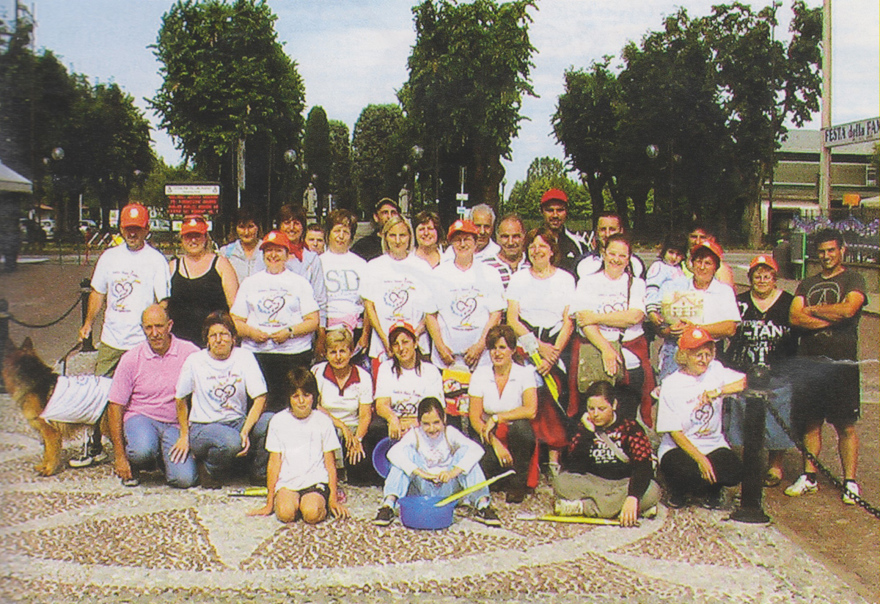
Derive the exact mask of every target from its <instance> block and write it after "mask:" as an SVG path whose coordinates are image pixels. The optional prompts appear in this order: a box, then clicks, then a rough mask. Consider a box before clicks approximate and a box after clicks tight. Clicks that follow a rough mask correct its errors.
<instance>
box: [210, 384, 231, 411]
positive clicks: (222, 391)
mask: <svg viewBox="0 0 880 604" xmlns="http://www.w3.org/2000/svg"><path fill="white" fill-rule="evenodd" d="M233 396H235V384H221V385H219V386H217V387H215V388H214V398H216V399H217V400H218V401H220V406H221V407H227V408H231V407H232V405H230V404H229V399H231V398H232V397H233Z"/></svg>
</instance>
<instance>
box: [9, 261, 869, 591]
mask: <svg viewBox="0 0 880 604" xmlns="http://www.w3.org/2000/svg"><path fill="white" fill-rule="evenodd" d="M89 272H90V268H89V267H81V266H77V265H63V266H59V265H57V264H51V265H31V266H25V267H23V268H22V270H21V271H20V272H19V273H18V274H16V275H0V296H2V297H5V298H7V299H9V300H10V306H11V308H12V311H13V314H14V315H15V316H17V317H19V318H22V319H27V320H29V321H38V320H50V319H53V318H55V317H57V316H58V314H60V312H62V311H63V310H65V309H66V308H67V307H68V306H69V305H70V304H71V303H72V301H73V298H74V297H75V295H76V294H75V292H76V287H77V284H78V282H79V280H80V279H81V278H82V276H83V275H86V276H87V275H88V273H89ZM75 314H76V313H75ZM873 321H874V326H873V329H874V332H873V333H874V334H875V336H874V339H873V345H874V351H875V352H874V353H873V356H872V357H868V358H873V359H876V358H877V355H876V345H877V340H876V318H874V319H873ZM863 323H864V324H865V325H867V324H868V323H869V321H864V322H863ZM77 326H78V318H76V317H72V318H70V319H68V320H66V321H64V322H62V323H61V324H59V325H58V326H56V327H54V328H51V329H43V330H37V331H33V330H25V329H22V328H18V327H15V328H13V330H12V335H13V337H14V338H15V340H16V341H20V340H21V338H22V337H23V335H24V334H25V333H28V334H30V335H32V336H33V337H34V339H35V342H36V344H37V347H38V349H39V350H40V351H41V352H42V353H43V354H44V356H45V357H46V358H47V359H49V360H54V359H56V358H58V356H60V355H61V354H63V353H64V352H66V350H67V349H68V348H69V347H70V345H71V344H72V343H73V341H74V338H75V333H76V329H77ZM87 360H88V359H87V357H80V358H79V359H77V360H76V361H75V362H74V363H73V365H72V366H71V370H76V369H77V367H81V364H83V363H87ZM870 373H873V374H874V376H873V378H868V382H872V383H864V384H863V391H866V394H867V393H868V392H873V393H876V368H875V369H873V370H870ZM871 396H873V398H866V401H865V405H864V407H865V418H864V420H863V421H862V422H861V423H860V430H861V434H862V438H863V448H862V450H863V464H862V469H861V474H862V476H863V484H864V486H865V491H866V495H867V496H868V497H869V499H871V500H872V502H874V503H875V504H876V503H877V502H878V501H880V489H878V483H880V481H878V476H880V471H878V467H877V465H878V457H880V455H878V450H880V449H878V443H877V432H878V430H877V426H878V413H877V408H878V407H877V403H876V400H877V399H876V394H872V395H871ZM0 413H2V414H3V417H4V418H6V421H5V422H4V426H3V429H2V431H0V600H2V601H28V602H52V603H54V602H68V601H69V602H81V601H89V602H115V601H126V602H145V603H146V602H178V601H186V600H192V601H210V602H242V601H256V600H259V601H268V602H275V601H278V602H281V601H291V600H292V601H342V600H350V601H372V602H379V601H383V602H387V601H389V600H393V601H411V600H416V599H418V600H420V601H422V600H427V601H429V602H430V601H436V602H446V601H455V600H458V601H490V600H492V601H497V600H513V601H534V600H536V599H541V600H548V601H560V602H568V601H580V602H583V601H586V602H621V601H628V602H629V601H632V602H673V601H674V602H730V601H738V602H739V601H741V602H865V601H877V599H878V598H877V594H878V593H880V581H878V568H880V562H878V550H880V547H878V545H880V531H878V526H880V523H878V521H877V520H876V519H874V518H872V517H871V516H869V515H868V514H867V513H865V512H864V511H862V510H860V509H855V508H851V507H846V506H843V505H842V504H841V503H840V500H839V495H837V494H836V493H834V492H833V489H832V488H831V486H830V485H827V484H823V485H822V487H823V488H822V489H821V490H820V492H819V493H818V494H816V495H814V496H811V497H808V498H802V499H799V500H792V499H790V498H786V497H783V496H782V495H781V492H780V490H778V489H776V490H774V491H772V492H768V493H767V496H766V507H767V509H768V512H769V513H770V514H771V516H772V517H773V520H774V521H773V523H771V524H770V525H767V526H753V525H744V524H740V523H736V522H730V521H728V520H727V516H728V513H729V512H725V511H714V512H713V511H707V510H703V509H687V510H683V511H671V510H667V509H665V508H663V507H662V506H661V510H660V514H659V516H658V517H657V518H656V519H653V520H645V521H643V522H642V524H641V526H640V527H638V528H635V529H621V528H615V527H589V526H578V525H556V524H546V523H536V522H532V521H524V520H517V519H516V516H517V514H518V513H520V512H523V511H526V512H543V511H547V510H549V502H550V497H549V491H548V489H547V488H546V486H541V487H539V489H538V491H537V493H536V494H535V495H534V496H533V497H529V498H528V499H527V500H526V502H525V503H524V504H523V505H522V506H507V505H506V504H505V503H504V502H503V501H501V500H499V501H496V507H497V508H498V509H499V512H500V514H501V516H502V518H503V521H504V526H503V528H502V529H487V528H485V527H483V526H481V525H479V524H477V523H475V522H473V521H472V520H470V519H469V518H468V515H467V514H466V513H464V512H462V514H460V515H459V516H457V518H456V522H455V524H454V525H453V527H452V528H450V529H448V530H445V531H441V532H437V533H434V532H421V531H410V530H407V529H404V528H402V527H401V526H400V525H399V524H395V525H392V527H389V528H387V529H379V528H376V527H373V526H372V524H371V523H370V522H369V520H370V519H371V518H372V516H373V514H374V513H375V509H376V506H377V504H378V502H379V499H380V494H379V491H378V489H369V488H359V489H353V488H349V489H347V493H348V497H349V504H350V507H351V509H352V515H353V518H352V519H350V520H348V521H345V522H335V521H334V522H328V523H325V524H324V525H322V526H318V527H304V526H302V525H301V524H297V525H294V526H289V527H288V526H282V525H280V524H278V523H277V522H276V521H275V520H274V519H271V518H261V519H253V518H247V517H246V516H245V510H247V509H248V508H249V507H252V506H256V505H258V504H259V503H260V502H259V500H245V499H238V498H230V497H228V496H227V495H226V493H225V492H216V491H205V490H202V489H199V488H196V489H191V490H189V491H186V492H177V491H172V490H170V489H168V488H166V487H164V486H162V485H161V484H159V481H158V477H157V478H155V479H154V480H152V481H147V482H145V484H143V485H142V486H141V487H138V488H134V489H126V488H124V487H122V486H121V485H120V484H119V481H118V480H117V479H116V478H114V476H113V474H112V468H111V466H110V465H109V464H105V465H101V466H98V467H96V468H89V469H85V470H65V471H64V472H62V473H61V474H59V475H57V476H55V477H52V478H38V477H37V476H35V474H34V473H33V471H32V467H33V465H34V464H35V463H36V461H37V460H38V458H39V455H40V445H39V443H38V441H37V440H36V438H35V436H34V434H33V433H32V432H31V431H30V430H29V428H28V427H27V425H26V424H25V423H24V421H23V420H22V419H21V417H20V415H19V414H18V412H17V411H16V410H15V409H13V408H12V403H11V401H10V399H9V397H8V396H6V395H0ZM833 442H834V441H833V439H832V440H831V441H829V443H830V444H833ZM826 449H827V450H826V452H825V453H824V454H823V458H825V459H827V460H828V461H829V465H830V466H831V467H832V469H834V470H835V471H837V464H836V462H835V461H834V458H835V455H834V450H833V449H834V447H833V446H829V447H826ZM72 452H73V444H72V443H69V445H68V449H67V450H66V452H65V455H70V454H71V453H72ZM797 465H798V457H797V455H796V454H795V453H794V452H791V454H790V455H789V456H788V459H787V467H786V472H787V474H788V475H789V476H794V475H795V474H796V473H797V469H798V468H797ZM729 495H730V496H731V497H735V493H730V494H729Z"/></svg>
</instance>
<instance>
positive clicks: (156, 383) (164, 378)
mask: <svg viewBox="0 0 880 604" xmlns="http://www.w3.org/2000/svg"><path fill="white" fill-rule="evenodd" d="M198 350H199V349H198V347H197V346H196V345H195V344H193V343H192V342H187V341H186V340H181V339H179V338H176V337H174V336H171V346H170V347H169V348H168V351H167V352H166V353H165V355H164V356H161V357H160V356H159V355H157V354H156V353H155V352H153V349H152V348H150V345H149V343H147V342H143V343H142V344H138V345H137V346H135V347H134V348H132V349H131V350H129V351H128V352H126V353H125V354H124V355H122V358H121V359H120V361H119V366H118V367H117V368H116V373H115V374H114V375H113V384H112V385H111V386H110V394H109V396H108V398H109V399H110V402H111V403H115V404H117V405H122V406H123V407H124V408H125V414H124V415H123V421H125V420H127V419H128V418H129V417H131V416H133V415H143V416H146V417H149V418H150V419H155V420H157V421H160V422H167V423H173V424H176V423H177V411H176V407H175V403H174V387H175V385H176V384H177V378H178V377H179V376H180V368H181V367H183V362H184V361H185V360H186V358H187V357H188V356H189V355H191V354H192V353H194V352H198Z"/></svg>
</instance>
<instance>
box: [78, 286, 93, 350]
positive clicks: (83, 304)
mask: <svg viewBox="0 0 880 604" xmlns="http://www.w3.org/2000/svg"><path fill="white" fill-rule="evenodd" d="M91 293H92V282H91V281H89V280H88V279H83V280H82V281H80V282H79V298H80V310H81V313H82V323H80V325H82V324H83V323H85V322H86V314H88V312H89V295H90V294H91ZM95 350H96V349H95V345H94V344H92V335H91V334H89V337H87V338H86V339H85V340H83V343H82V348H81V349H80V351H81V352H94V351H95Z"/></svg>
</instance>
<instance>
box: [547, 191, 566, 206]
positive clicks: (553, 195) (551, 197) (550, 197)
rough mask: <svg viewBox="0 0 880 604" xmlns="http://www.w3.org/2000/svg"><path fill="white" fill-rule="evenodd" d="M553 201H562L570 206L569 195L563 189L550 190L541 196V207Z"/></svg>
mask: <svg viewBox="0 0 880 604" xmlns="http://www.w3.org/2000/svg"><path fill="white" fill-rule="evenodd" d="M551 201H561V202H562V203H564V204H565V205H568V195H566V194H565V191H563V190H561V189H550V190H548V191H547V192H546V193H544V194H543V195H542V196H541V205H544V204H545V203H550V202H551Z"/></svg>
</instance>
